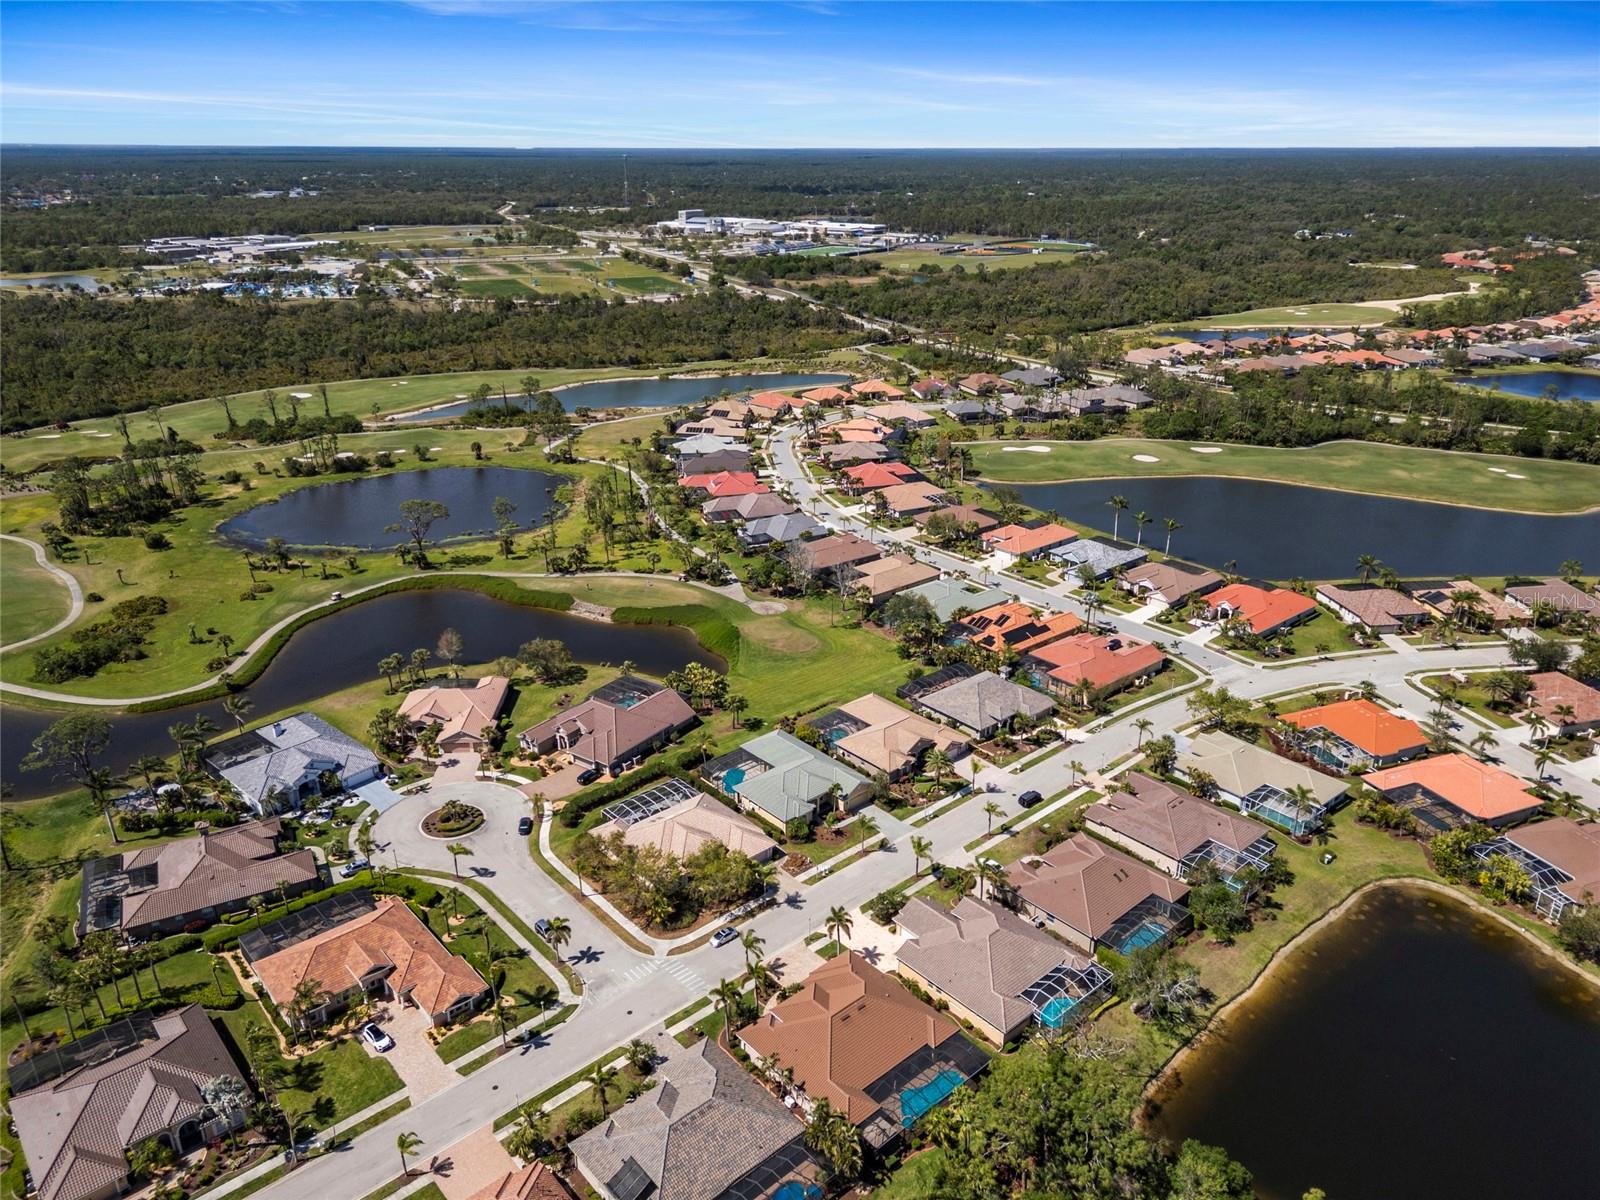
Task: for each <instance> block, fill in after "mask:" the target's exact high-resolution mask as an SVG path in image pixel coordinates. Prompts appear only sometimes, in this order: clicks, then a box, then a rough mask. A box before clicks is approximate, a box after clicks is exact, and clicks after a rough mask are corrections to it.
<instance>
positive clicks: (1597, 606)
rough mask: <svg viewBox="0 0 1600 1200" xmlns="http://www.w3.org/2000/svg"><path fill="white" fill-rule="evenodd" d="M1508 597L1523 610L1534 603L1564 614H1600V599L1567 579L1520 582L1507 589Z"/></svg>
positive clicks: (1529, 611) (1531, 608)
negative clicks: (1547, 606)
mask: <svg viewBox="0 0 1600 1200" xmlns="http://www.w3.org/2000/svg"><path fill="white" fill-rule="evenodd" d="M1506 599H1507V600H1509V601H1510V602H1511V603H1512V604H1514V605H1516V607H1517V608H1519V609H1521V610H1522V611H1523V612H1527V613H1531V612H1533V609H1534V605H1536V604H1538V605H1549V606H1550V607H1551V608H1552V609H1554V610H1555V611H1556V612H1559V613H1561V614H1563V615H1565V614H1566V613H1569V612H1575V613H1588V614H1589V615H1590V616H1600V600H1597V599H1595V597H1593V596H1591V595H1590V594H1589V593H1588V592H1586V591H1584V590H1583V589H1582V588H1581V587H1577V586H1575V585H1573V584H1570V583H1568V582H1567V581H1566V580H1565V579H1546V580H1545V581H1544V582H1543V583H1531V584H1519V585H1515V586H1513V587H1508V588H1507V589H1506Z"/></svg>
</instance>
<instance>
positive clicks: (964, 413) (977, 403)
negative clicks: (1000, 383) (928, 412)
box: [944, 400, 996, 425]
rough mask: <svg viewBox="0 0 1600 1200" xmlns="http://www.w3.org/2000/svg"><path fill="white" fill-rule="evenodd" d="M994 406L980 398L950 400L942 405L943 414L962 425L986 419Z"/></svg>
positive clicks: (992, 413) (992, 411)
mask: <svg viewBox="0 0 1600 1200" xmlns="http://www.w3.org/2000/svg"><path fill="white" fill-rule="evenodd" d="M995 412H996V410H995V408H994V407H993V406H992V405H990V404H987V403H985V402H984V401H982V400H952V401H951V402H950V403H949V404H946V405H945V406H944V415H945V416H947V417H949V418H950V419H951V420H952V421H959V422H960V423H961V424H963V425H971V424H973V423H975V422H977V421H987V420H989V419H990V417H992V416H993V415H994V414H995Z"/></svg>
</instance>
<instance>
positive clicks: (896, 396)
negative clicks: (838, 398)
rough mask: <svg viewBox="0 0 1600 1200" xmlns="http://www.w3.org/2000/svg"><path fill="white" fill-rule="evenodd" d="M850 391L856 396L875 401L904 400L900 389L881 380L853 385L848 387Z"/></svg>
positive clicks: (870, 380) (871, 380)
mask: <svg viewBox="0 0 1600 1200" xmlns="http://www.w3.org/2000/svg"><path fill="white" fill-rule="evenodd" d="M850 390H851V391H852V392H854V393H855V394H856V395H858V396H865V397H870V398H872V399H875V400H904V399H905V396H906V394H905V392H903V391H902V390H901V389H900V388H897V387H895V385H894V384H892V383H888V382H885V381H884V380H882V379H867V380H864V381H862V382H861V383H853V384H851V385H850Z"/></svg>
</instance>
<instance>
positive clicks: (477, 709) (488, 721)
mask: <svg viewBox="0 0 1600 1200" xmlns="http://www.w3.org/2000/svg"><path fill="white" fill-rule="evenodd" d="M510 690H511V680H509V679H507V678H506V677H505V676H504V675H485V676H484V677H483V678H482V679H476V680H472V681H470V682H468V683H466V684H464V685H463V684H436V685H435V686H433V687H425V688H417V689H415V690H414V691H412V692H409V693H407V695H406V698H405V700H404V701H403V702H401V705H400V716H401V717H403V718H404V719H405V721H406V723H407V724H409V725H410V726H411V727H412V728H413V729H416V730H421V729H424V728H426V727H429V726H431V727H432V728H434V729H436V730H437V731H438V733H437V740H438V744H439V749H441V750H468V751H473V752H478V753H481V752H482V751H484V750H486V749H487V748H488V742H487V741H485V740H484V737H483V730H484V729H485V727H488V726H492V725H494V723H495V722H496V721H497V720H498V719H499V717H500V710H501V709H502V708H503V707H505V702H506V694H507V693H508V692H509V691H510Z"/></svg>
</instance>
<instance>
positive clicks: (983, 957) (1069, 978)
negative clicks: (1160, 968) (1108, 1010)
mask: <svg viewBox="0 0 1600 1200" xmlns="http://www.w3.org/2000/svg"><path fill="white" fill-rule="evenodd" d="M895 924H897V925H898V926H899V927H900V928H901V929H902V930H903V931H904V932H905V933H906V934H907V937H906V940H905V941H904V942H903V943H901V945H900V948H899V949H898V950H897V951H895V960H896V966H895V970H896V971H897V972H898V973H899V974H901V975H904V976H906V977H907V978H908V979H910V980H911V981H912V982H913V983H915V984H916V985H917V986H918V987H920V988H922V989H923V991H925V992H927V993H928V994H929V995H930V996H932V997H933V998H934V1000H935V1001H937V1002H940V1003H943V1004H945V1005H947V1006H948V1008H949V1010H950V1011H951V1012H953V1013H954V1014H955V1015H956V1016H958V1017H960V1018H961V1019H962V1020H964V1021H966V1022H968V1023H969V1024H971V1025H972V1026H973V1027H974V1028H976V1029H977V1030H978V1032H979V1033H981V1034H983V1036H984V1037H986V1038H988V1039H989V1041H991V1042H993V1043H994V1044H995V1045H996V1046H1003V1045H1005V1044H1006V1043H1007V1042H1009V1041H1011V1040H1012V1039H1013V1038H1014V1037H1016V1036H1017V1035H1018V1034H1019V1033H1021V1032H1022V1030H1023V1028H1024V1027H1025V1026H1027V1025H1028V1024H1029V1023H1030V1022H1033V1021H1037V1022H1039V1024H1040V1025H1042V1026H1043V1027H1045V1028H1046V1029H1060V1028H1061V1027H1062V1026H1064V1025H1067V1024H1069V1023H1070V1022H1071V1021H1072V1020H1074V1019H1077V1018H1080V1017H1083V1016H1087V1015H1088V1013H1089V1012H1091V1011H1092V1010H1093V1009H1094V1007H1095V1006H1096V1004H1098V1003H1099V1002H1100V1001H1101V1000H1102V999H1104V998H1105V997H1106V996H1108V995H1109V994H1110V992H1111V983H1112V980H1111V972H1110V971H1108V970H1106V969H1105V968H1104V967H1103V966H1101V965H1100V964H1099V963H1097V962H1095V961H1094V959H1092V958H1088V957H1086V956H1084V955H1082V954H1077V953H1075V952H1073V951H1072V950H1070V949H1068V947H1067V946H1066V944H1065V943H1063V942H1062V941H1060V940H1059V939H1058V938H1054V937H1052V936H1050V934H1048V933H1045V932H1043V931H1042V930H1039V929H1035V928H1034V927H1033V926H1032V925H1030V924H1029V923H1028V922H1027V921H1024V920H1023V919H1022V918H1021V917H1019V916H1017V914H1016V913H1014V912H1012V911H1011V910H1010V909H1008V908H1006V907H1004V906H1003V905H1000V904H997V903H995V902H994V901H993V900H974V899H973V898H972V897H971V896H963V897H962V898H961V900H960V901H958V902H957V903H956V906H955V907H954V908H949V909H947V908H943V907H941V906H939V905H937V904H933V903H930V902H929V901H927V900H924V899H922V897H920V896H916V897H913V898H912V900H911V902H910V903H909V904H907V905H906V906H905V908H903V909H901V910H900V915H899V916H898V917H896V918H895Z"/></svg>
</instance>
